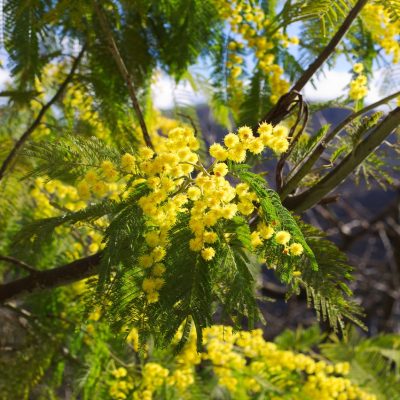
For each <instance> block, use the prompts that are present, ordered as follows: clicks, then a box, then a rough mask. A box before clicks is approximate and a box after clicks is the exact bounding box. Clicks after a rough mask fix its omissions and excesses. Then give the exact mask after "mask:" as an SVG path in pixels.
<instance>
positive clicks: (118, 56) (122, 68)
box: [94, 1, 154, 149]
mask: <svg viewBox="0 0 400 400" xmlns="http://www.w3.org/2000/svg"><path fill="white" fill-rule="evenodd" d="M94 9H95V12H96V14H97V18H98V19H99V22H100V26H101V29H102V30H103V32H104V34H105V36H106V39H107V41H108V45H109V50H110V53H111V55H112V56H113V58H114V61H115V62H116V64H117V66H118V69H119V72H120V73H121V75H122V78H123V79H124V81H125V83H126V86H127V87H128V92H129V96H130V98H131V101H132V106H133V109H134V110H135V113H136V116H137V118H138V120H139V124H140V128H141V129H142V133H143V139H144V141H145V143H146V145H147V146H149V147H151V148H152V149H154V148H153V144H152V142H151V139H150V135H149V132H148V130H147V126H146V122H145V121H144V117H143V113H142V110H141V109H140V106H139V101H138V99H137V97H136V92H135V88H134V85H133V82H132V77H131V75H130V74H129V72H128V69H127V68H126V65H125V62H124V60H123V58H122V56H121V53H120V52H119V50H118V47H117V44H116V43H115V40H114V37H113V34H112V31H111V29H110V27H109V25H108V22H107V18H106V16H105V15H104V12H103V9H102V7H101V5H100V4H99V2H98V1H95V2H94Z"/></svg>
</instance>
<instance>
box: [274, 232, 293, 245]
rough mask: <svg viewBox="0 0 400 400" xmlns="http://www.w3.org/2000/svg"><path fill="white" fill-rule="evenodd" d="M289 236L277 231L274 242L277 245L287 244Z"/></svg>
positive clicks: (286, 233)
mask: <svg viewBox="0 0 400 400" xmlns="http://www.w3.org/2000/svg"><path fill="white" fill-rule="evenodd" d="M290 238H291V235H290V233H289V232H287V231H279V232H276V234H275V241H276V242H277V243H279V244H286V243H288V242H289V240H290Z"/></svg>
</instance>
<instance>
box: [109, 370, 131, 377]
mask: <svg viewBox="0 0 400 400" xmlns="http://www.w3.org/2000/svg"><path fill="white" fill-rule="evenodd" d="M111 373H112V375H113V376H115V377H116V378H123V377H125V376H126V375H127V373H128V372H127V370H126V369H125V368H122V367H120V368H117V369H115V370H114V371H112V372H111Z"/></svg>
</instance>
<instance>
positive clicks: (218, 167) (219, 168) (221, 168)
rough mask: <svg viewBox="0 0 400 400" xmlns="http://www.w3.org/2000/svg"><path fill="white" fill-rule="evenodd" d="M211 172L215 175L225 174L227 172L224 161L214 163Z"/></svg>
mask: <svg viewBox="0 0 400 400" xmlns="http://www.w3.org/2000/svg"><path fill="white" fill-rule="evenodd" d="M213 172H214V174H215V175H216V176H225V175H226V174H227V173H228V166H227V165H226V164H225V163H218V164H215V166H214V168H213Z"/></svg>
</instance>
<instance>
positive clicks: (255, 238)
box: [251, 231, 263, 247]
mask: <svg viewBox="0 0 400 400" xmlns="http://www.w3.org/2000/svg"><path fill="white" fill-rule="evenodd" d="M251 244H252V246H253V247H258V246H261V245H262V244H263V242H262V239H261V236H260V232H257V231H254V232H252V233H251Z"/></svg>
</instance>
